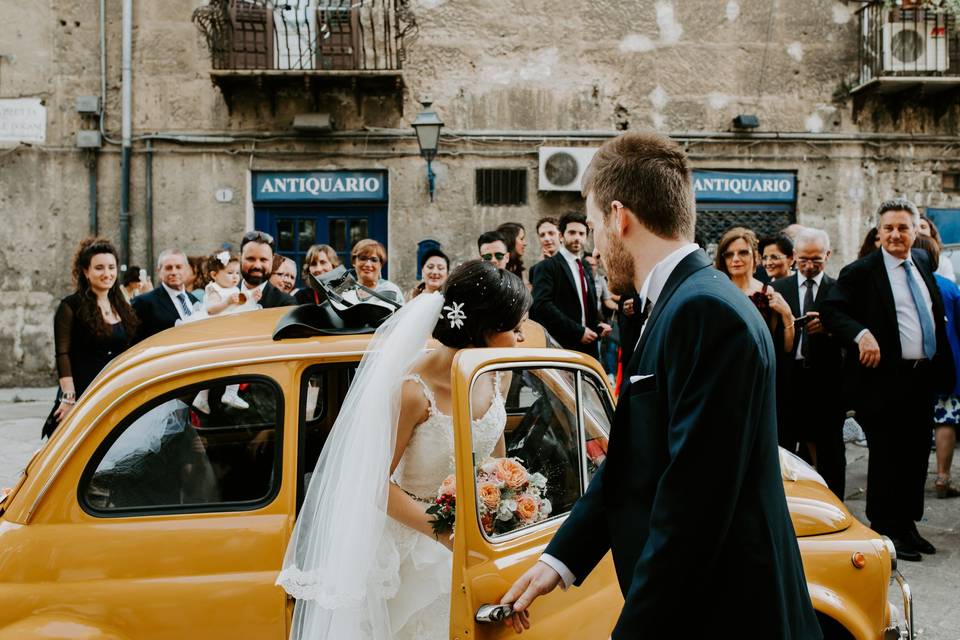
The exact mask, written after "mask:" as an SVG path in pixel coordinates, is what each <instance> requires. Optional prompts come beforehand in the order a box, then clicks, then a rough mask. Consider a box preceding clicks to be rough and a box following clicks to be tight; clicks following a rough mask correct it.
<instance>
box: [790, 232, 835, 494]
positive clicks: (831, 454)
mask: <svg viewBox="0 0 960 640" xmlns="http://www.w3.org/2000/svg"><path fill="white" fill-rule="evenodd" d="M794 254H795V255H796V263H797V272H796V273H795V274H791V275H789V276H787V277H785V278H780V279H778V280H776V281H774V283H773V288H774V290H776V291H777V292H779V293H780V295H782V296H783V297H784V299H786V301H787V304H789V305H790V311H791V312H792V313H793V317H794V318H799V319H800V320H799V321H798V326H797V329H798V331H797V333H796V335H797V338H796V339H795V340H794V341H793V349H792V350H791V351H790V353H783V352H782V351H779V352H778V364H777V367H778V371H779V372H780V376H779V383H780V385H779V386H780V388H779V389H778V392H777V407H778V413H779V420H778V422H779V429H780V446H781V447H783V448H784V449H787V450H788V451H790V452H792V453H796V454H798V455H800V457H801V458H803V459H804V460H806V461H807V462H809V463H810V464H812V465H814V466H815V467H816V468H817V471H818V472H819V473H820V475H821V476H823V479H824V480H826V482H827V486H829V487H830V490H831V491H833V492H834V493H835V494H836V495H837V497H838V498H840V500H843V498H844V495H843V493H844V480H845V475H846V470H847V459H846V453H845V451H844V444H843V423H844V420H845V419H846V407H845V406H844V399H843V397H842V396H841V386H842V383H843V349H842V347H841V344H840V341H839V340H838V339H837V338H836V337H834V336H831V335H830V334H828V333H827V332H826V331H824V329H823V324H822V322H821V321H820V313H819V311H818V309H819V308H820V304H821V303H822V302H823V301H824V300H825V299H826V298H827V295H828V294H829V293H830V289H831V288H832V287H833V284H834V283H835V282H836V280H834V279H833V278H831V277H830V276H828V275H827V274H826V273H825V272H824V268H825V267H826V265H827V261H828V260H829V259H830V237H829V236H828V235H827V234H826V232H824V231H822V230H820V229H811V228H806V229H803V230H802V231H800V232H799V233H798V234H797V236H796V239H795V244H794ZM800 323H805V324H800Z"/></svg>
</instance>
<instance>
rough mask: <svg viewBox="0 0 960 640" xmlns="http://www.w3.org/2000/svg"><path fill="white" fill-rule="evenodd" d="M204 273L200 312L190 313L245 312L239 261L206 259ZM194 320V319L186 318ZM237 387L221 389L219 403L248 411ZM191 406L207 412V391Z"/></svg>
mask: <svg viewBox="0 0 960 640" xmlns="http://www.w3.org/2000/svg"><path fill="white" fill-rule="evenodd" d="M206 266H207V272H208V273H209V274H210V284H208V285H207V286H206V288H205V289H204V295H203V310H202V311H201V312H200V313H195V314H193V315H194V316H199V317H198V318H196V319H201V318H205V317H210V316H220V315H226V314H229V313H237V312H238V311H247V310H249V309H250V308H251V307H250V306H248V305H245V304H244V303H245V302H246V296H244V295H243V294H241V293H240V287H239V285H240V258H238V257H237V256H236V255H235V254H231V253H230V252H229V251H221V252H220V253H218V254H216V255H213V256H210V258H209V259H208V260H207V265H206ZM190 319H191V320H194V317H193V316H191V317H190ZM239 390H240V385H237V384H231V385H228V386H227V387H226V389H225V390H224V393H223V396H222V397H221V398H220V401H221V402H223V404H225V405H227V406H228V407H233V408H235V409H249V408H250V405H249V404H248V403H247V402H246V401H245V400H244V399H243V398H241V397H240V396H239V394H238V392H239ZM193 406H194V407H196V408H197V409H199V410H200V411H202V412H204V413H210V402H209V390H208V389H204V390H203V391H201V392H200V393H198V394H197V397H196V398H194V399H193Z"/></svg>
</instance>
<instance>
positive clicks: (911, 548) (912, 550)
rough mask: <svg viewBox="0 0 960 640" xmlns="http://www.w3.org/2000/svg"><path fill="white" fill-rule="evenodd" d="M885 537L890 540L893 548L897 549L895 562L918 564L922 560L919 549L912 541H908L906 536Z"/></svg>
mask: <svg viewBox="0 0 960 640" xmlns="http://www.w3.org/2000/svg"><path fill="white" fill-rule="evenodd" d="M887 537H888V538H890V541H891V542H893V546H894V547H896V549H897V560H906V561H908V562H920V561H921V560H923V556H922V555H920V551H919V549H917V548H916V546H915V545H914V544H913V540H910V539H909V538H907V537H906V536H903V537H901V536H891V535H888V536H887ZM928 544H929V543H928Z"/></svg>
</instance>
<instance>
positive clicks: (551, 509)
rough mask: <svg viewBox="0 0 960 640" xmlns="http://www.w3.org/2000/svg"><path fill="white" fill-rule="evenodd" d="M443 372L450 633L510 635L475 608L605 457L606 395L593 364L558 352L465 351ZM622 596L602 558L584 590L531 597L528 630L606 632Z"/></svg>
mask: <svg viewBox="0 0 960 640" xmlns="http://www.w3.org/2000/svg"><path fill="white" fill-rule="evenodd" d="M452 376H453V379H452V391H453V398H454V408H455V411H454V426H455V451H456V459H457V460H456V462H457V476H456V486H457V524H456V540H455V545H454V547H455V549H454V567H453V585H452V598H451V629H450V637H451V638H454V637H477V638H501V637H503V638H507V637H513V635H514V632H513V630H512V629H510V628H508V627H506V626H505V625H503V624H502V623H497V622H493V623H490V622H484V621H482V620H483V619H496V618H498V617H499V614H500V613H502V611H501V610H495V609H491V608H489V607H488V608H486V609H483V607H484V606H485V605H496V604H497V603H499V601H500V599H501V598H502V597H503V595H504V593H506V591H507V590H508V589H509V588H510V585H511V584H512V583H513V581H514V580H516V579H517V578H519V577H520V576H521V575H522V574H523V572H524V571H526V570H527V569H528V568H529V567H530V566H532V565H533V563H535V562H536V561H537V559H538V558H539V556H540V554H541V553H542V552H543V550H544V548H545V547H546V545H547V544H548V543H549V541H550V539H551V538H552V537H553V535H554V533H555V532H556V530H557V529H558V528H559V526H560V525H561V524H562V523H563V521H564V520H565V518H566V515H567V514H568V513H569V512H570V510H571V509H572V508H573V504H574V503H575V502H576V500H577V499H578V498H579V497H580V496H581V495H582V494H583V492H584V491H585V490H586V487H587V484H589V481H590V478H592V476H593V473H594V472H595V471H596V469H597V467H598V466H599V464H600V463H601V462H602V461H603V458H604V456H605V455H606V444H607V436H608V433H609V425H610V421H611V418H612V402H611V400H610V397H609V391H608V389H607V386H606V384H605V382H603V374H602V371H601V370H600V369H599V367H598V365H597V363H596V361H594V360H592V359H591V358H588V357H586V356H583V355H581V354H577V353H573V352H567V351H561V350H557V349H471V350H465V351H463V352H461V353H460V355H459V356H458V357H457V359H456V360H455V362H454V367H453V372H452ZM498 388H499V391H496V390H497V389H498ZM501 398H502V403H503V409H505V411H504V412H505V414H506V415H505V417H504V416H503V415H502V414H499V415H498V413H499V411H500V405H499V404H498V403H499V402H501ZM494 425H496V427H497V428H493V427H494ZM501 425H503V426H502V427H501ZM620 602H622V599H621V595H620V591H619V588H618V586H617V581H616V577H615V575H614V571H613V563H612V561H611V559H610V557H609V555H608V556H607V557H605V558H604V559H603V561H601V563H600V565H598V567H597V568H596V570H594V572H593V573H592V574H591V575H590V577H589V578H588V579H587V580H586V581H585V582H584V583H583V585H582V586H580V587H576V588H571V589H569V590H567V591H562V590H560V589H557V590H555V591H554V592H553V593H550V594H549V595H547V596H544V597H541V598H539V599H538V600H537V601H536V602H535V603H534V604H533V606H532V607H531V610H530V617H531V624H532V628H531V631H532V634H531V635H530V636H528V637H532V638H539V637H543V638H556V637H583V638H593V637H607V636H608V635H609V633H610V631H611V630H612V629H613V626H614V623H615V621H616V613H617V611H619V609H620V605H619V603H620ZM478 613H479V614H480V615H479V616H478ZM478 618H480V619H481V620H478Z"/></svg>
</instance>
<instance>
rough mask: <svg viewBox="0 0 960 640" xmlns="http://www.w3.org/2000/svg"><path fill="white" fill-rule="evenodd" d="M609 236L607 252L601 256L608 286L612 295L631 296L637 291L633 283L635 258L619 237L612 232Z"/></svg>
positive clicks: (607, 232) (609, 232) (608, 232)
mask: <svg viewBox="0 0 960 640" xmlns="http://www.w3.org/2000/svg"><path fill="white" fill-rule="evenodd" d="M604 233H606V234H607V243H606V244H607V247H606V252H605V253H604V254H603V255H602V256H600V259H601V260H602V261H603V265H604V267H606V270H607V284H608V286H609V287H610V291H611V292H612V293H615V294H617V295H618V296H622V295H630V294H633V293H634V292H635V291H636V286H635V285H634V283H633V277H634V273H635V267H634V262H633V256H632V255H630V253H629V252H628V251H627V248H626V247H625V246H624V244H623V241H622V240H621V239H620V237H619V236H617V235H615V234H614V233H612V232H611V231H604Z"/></svg>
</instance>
